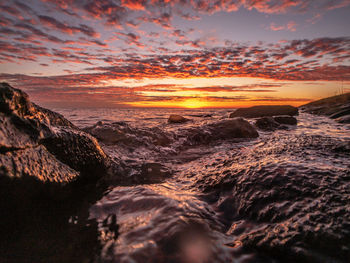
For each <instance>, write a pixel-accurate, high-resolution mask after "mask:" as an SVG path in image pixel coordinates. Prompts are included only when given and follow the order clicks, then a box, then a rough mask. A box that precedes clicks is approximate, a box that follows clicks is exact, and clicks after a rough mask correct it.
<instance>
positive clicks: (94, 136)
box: [0, 83, 350, 262]
mask: <svg viewBox="0 0 350 263" xmlns="http://www.w3.org/2000/svg"><path fill="white" fill-rule="evenodd" d="M349 99H350V94H344V95H343V96H341V97H339V96H338V97H336V98H330V99H328V100H327V99H326V100H321V101H318V102H314V103H310V104H307V105H304V106H302V107H301V108H300V109H301V110H302V111H305V112H310V113H315V114H324V115H328V116H331V117H334V118H340V119H336V120H337V121H339V122H344V123H346V120H347V118H349V113H348V110H349V109H348V108H349ZM333 103H335V104H334V105H333ZM332 105H333V106H332ZM298 112H299V111H298V108H295V107H292V106H285V105H281V106H255V107H251V108H245V109H239V110H236V111H235V112H233V113H231V114H230V116H227V117H226V118H222V119H218V120H216V121H213V122H209V123H205V124H202V125H201V126H193V127H185V126H184V127H183V129H182V130H181V132H182V136H183V137H184V138H179V136H178V135H174V134H170V133H168V132H166V131H162V130H160V129H157V128H145V129H136V128H133V127H131V126H129V125H128V124H126V123H123V122H116V123H103V122H98V123H96V124H95V125H93V126H91V127H86V128H84V129H79V128H78V127H76V126H75V125H74V124H72V123H71V122H70V121H68V120H67V119H65V118H64V117H63V116H62V115H60V114H58V113H55V112H52V111H50V110H48V109H45V108H42V107H40V106H37V105H36V104H34V103H32V102H31V101H30V100H29V98H28V95H27V94H26V93H24V92H23V91H21V90H18V89H15V88H13V87H11V86H10V85H8V84H6V83H1V84H0V120H1V126H0V193H1V201H0V210H1V211H6V216H5V217H1V218H0V226H1V229H2V233H1V234H2V238H1V241H0V261H1V262H93V260H92V259H93V258H94V257H95V256H96V254H98V252H96V250H98V249H99V248H100V246H101V243H100V240H99V238H100V237H99V233H98V229H99V228H102V229H103V228H106V227H107V228H108V231H109V232H112V233H113V235H112V236H113V238H115V239H116V238H117V237H118V225H117V223H116V218H115V215H114V217H110V216H109V217H107V218H106V219H105V220H106V222H105V223H103V224H102V226H101V225H100V226H98V225H97V223H96V222H95V221H91V220H90V219H89V215H88V209H89V207H91V205H92V204H94V203H95V202H96V201H97V200H99V199H100V198H101V196H102V195H103V193H106V191H109V190H110V189H111V186H115V185H132V186H134V185H140V184H145V183H158V182H162V181H164V180H165V179H166V178H169V177H170V176H171V172H170V171H169V170H167V168H166V167H165V166H163V165H162V164H161V163H154V162H151V161H150V162H148V163H147V162H146V163H142V164H141V165H139V166H138V168H136V169H134V168H135V167H131V165H132V164H130V163H126V162H124V161H123V160H122V158H118V157H115V156H113V157H111V156H110V155H109V154H108V147H109V146H115V145H117V146H118V145H120V146H125V145H126V146H127V147H128V148H130V149H129V150H130V151H132V150H133V147H134V146H135V145H142V144H144V145H145V146H149V145H152V147H158V146H159V147H164V148H166V147H168V146H169V145H176V147H178V148H179V149H186V148H189V147H190V146H191V147H193V146H195V147H197V146H205V147H209V146H211V145H216V144H217V143H218V142H221V141H230V140H237V139H240V140H254V139H256V138H258V137H259V133H260V132H266V131H267V132H271V131H275V130H278V129H283V130H288V129H291V128H292V127H294V126H295V125H297V123H298V120H297V118H295V117H294V116H296V115H298ZM335 116H336V117H335ZM243 118H247V119H248V120H249V121H248V120H246V119H243ZM344 120H345V121H344ZM190 122H192V120H190V119H186V118H184V117H182V116H179V115H172V116H170V118H169V120H168V123H167V124H166V125H178V126H180V127H181V125H185V124H186V123H190ZM141 135H142V136H143V137H142V136H141ZM144 138H148V139H149V141H147V140H144ZM302 140H306V139H305V138H301V141H302ZM313 143H315V142H314V141H312V142H310V145H311V144H312V145H313ZM315 145H317V143H315ZM285 147H287V146H285ZM288 147H292V148H293V146H288ZM270 148H271V149H273V147H272V146H271V147H270ZM288 149H289V148H288ZM297 150H298V149H295V152H297ZM339 151H340V150H339ZM347 151H348V149H347V148H346V149H345V148H344V149H343V150H341V151H340V154H345V153H346V152H347ZM281 152H283V151H281ZM265 155H266V154H265V153H261V154H260V153H259V149H257V150H255V151H253V152H251V153H249V154H247V156H246V157H247V158H249V159H250V160H252V163H249V165H248V166H247V168H246V169H247V171H245V173H247V174H249V176H248V177H244V176H243V177H242V178H243V179H244V180H245V181H247V183H246V184H242V185H241V187H243V188H242V189H243V190H242V191H241V192H240V191H238V190H239V187H240V186H239V185H238V186H235V187H238V188H237V189H238V190H237V189H236V190H237V193H238V194H236V195H235V196H236V197H240V196H243V197H242V201H241V206H242V207H240V210H242V211H243V210H244V209H245V210H247V211H244V213H243V212H242V215H240V214H237V215H235V213H237V211H238V213H240V212H239V211H240V210H239V209H238V208H237V207H235V206H236V205H237V204H236V203H235V202H236V201H235V200H233V199H232V198H233V197H226V196H225V195H224V194H225V193H226V192H225V191H226V190H227V189H226V188H227V187H228V186H229V185H230V187H231V185H232V187H233V186H234V185H236V183H235V180H236V179H235V178H236V176H235V177H232V178H231V172H232V173H234V171H235V169H238V168H237V167H236V166H235V165H233V167H232V169H231V170H230V172H229V173H228V174H225V176H222V178H221V179H220V180H218V181H214V182H211V181H210V180H212V179H211V178H214V177H211V176H212V175H211V174H210V172H209V171H206V172H203V176H206V175H208V180H203V178H200V179H199V180H198V182H196V183H197V184H198V186H196V187H197V188H198V189H202V188H203V189H205V191H204V192H207V193H209V192H210V193H211V194H212V195H213V197H211V198H210V199H212V201H213V200H215V199H216V198H218V197H219V196H220V195H223V199H222V200H221V201H220V202H221V204H220V205H219V206H218V210H220V211H221V212H222V213H223V214H224V215H226V214H227V215H228V216H227V220H228V221H229V220H233V219H234V218H235V217H237V218H239V217H243V215H245V216H247V215H248V216H249V217H251V219H252V220H255V221H259V222H260V221H261V222H265V221H266V220H269V219H268V213H269V211H270V210H269V209H270V208H269V207H273V204H271V205H270V206H269V207H266V208H264V209H265V210H261V211H260V210H258V211H257V212H256V211H255V210H254V209H255V208H254V207H253V206H251V205H249V204H248V202H251V204H255V203H257V204H259V203H260V202H262V201H261V200H263V199H264V198H265V196H266V195H267V196H269V195H270V191H271V189H270V188H271V187H272V188H273V189H275V190H274V191H276V189H280V190H281V191H280V192H281V194H280V195H279V194H278V193H277V192H276V193H274V194H275V195H276V196H277V197H276V198H277V199H276V200H282V201H283V202H284V200H285V198H286V197H285V196H284V193H285V194H286V195H290V198H289V197H288V198H287V199H288V200H287V201H288V202H289V201H292V199H293V198H296V197H297V195H296V194H295V191H296V190H295V189H296V186H299V185H301V184H307V182H312V181H313V180H315V178H313V176H312V175H311V174H310V175H307V176H306V175H303V177H300V176H301V175H300V176H299V177H300V178H302V180H301V179H300V178H299V177H297V178H296V177H294V174H293V173H291V174H290V175H289V174H288V173H287V172H286V171H287V170H286V171H285V173H286V174H287V175H288V176H287V175H285V176H284V177H283V176H282V177H281V176H279V174H280V169H276V171H275V170H273V171H272V175H273V176H274V178H275V179H276V180H277V179H278V180H282V182H283V185H279V184H278V183H277V184H275V185H271V184H265V180H266V178H265V172H264V173H261V174H260V173H258V175H255V174H250V173H252V171H254V170H255V169H257V168H256V167H255V164H256V163H258V162H259V160H260V158H267V159H266V162H269V161H270V160H269V159H268V157H266V156H265ZM120 157H122V156H120ZM237 158H238V159H237V160H235V161H237V163H239V158H241V156H237ZM276 159H278V158H276ZM228 162H231V163H233V161H231V160H228ZM249 166H251V167H250V169H248V168H249ZM137 169H138V170H139V171H138V172H137V173H135V170H137ZM131 170H132V171H131ZM282 170H283V169H282ZM282 170H281V171H282ZM197 174H201V176H202V173H197ZM346 176H347V175H346V173H344V176H343V177H344V178H347V177H346ZM237 178H239V175H238V177H237ZM298 178H299V179H298ZM325 178H328V177H327V176H326V175H325ZM328 179H329V178H328ZM222 180H226V181H225V182H222ZM232 180H233V181H232ZM237 180H238V179H237ZM254 180H256V182H255V181H254ZM283 180H284V181H283ZM288 180H289V181H288ZM332 180H333V179H332ZM334 180H335V179H334ZM231 181H232V182H231ZM251 181H252V182H251ZM287 182H288V184H287ZM252 185H256V186H258V185H259V187H260V188H261V190H259V191H256V187H255V188H252ZM259 187H258V188H259ZM264 187H265V188H266V189H265V188H264ZM322 187H323V188H324V189H325V191H328V192H329V193H330V194H328V195H326V198H327V200H331V199H332V198H333V197H332V196H333V195H334V193H333V192H334V191H333V190H332V191H329V189H328V190H327V187H328V185H327V184H326V183H325V184H323V185H322ZM224 188H225V189H226V190H225V191H223V189H224ZM309 188H310V187H309ZM309 188H307V191H309V190H310V189H309ZM311 188H312V191H316V190H317V187H316V184H315V185H314V184H312V187H311ZM323 188H322V189H323ZM228 189H229V188H228ZM233 189H235V188H233ZM278 191H279V190H278ZM310 191H311V190H310ZM250 192H251V195H250V196H245V195H246V194H247V193H250ZM328 192H327V193H328ZM301 194H302V193H300V195H301ZM309 194H310V193H309ZM318 194H319V195H320V196H321V195H323V194H324V193H323V192H322V193H321V192H320V191H319V193H318ZM310 196H311V197H312V198H313V196H312V195H311V194H310ZM236 197H235V198H236ZM311 197H308V198H311ZM298 198H299V199H298V202H299V203H300V206H302V204H304V202H305V200H304V199H303V198H302V197H298ZM315 198H316V197H315ZM249 200H250V201H249ZM265 201H266V202H267V203H268V202H270V201H269V199H267V200H265ZM276 202H277V201H276ZM327 202H328V201H327ZM329 202H331V201H329ZM341 202H343V199H341ZM341 202H340V203H341ZM322 208H326V205H323V206H322ZM338 208H339V206H338V203H337V204H336V206H334V209H333V210H334V211H338V210H337V209H338ZM250 209H253V210H254V211H253V210H252V211H253V212H252V211H250ZM274 209H276V208H274ZM309 210H310V211H308V213H309V212H310V213H311V214H312V213H316V212H317V211H316V210H315V209H314V208H313V207H312V208H310V209H309ZM255 213H257V215H258V219H256V218H255V217H256V216H257V215H256V214H255ZM286 213H287V212H286ZM286 213H285V212H283V211H277V210H276V211H275V212H274V214H275V216H273V217H272V218H275V219H273V220H274V221H273V220H272V221H271V220H270V221H271V226H270V227H267V228H266V229H268V230H265V229H263V230H261V231H260V232H258V231H257V232H256V233H254V234H253V236H240V238H239V242H241V243H243V244H245V246H246V247H247V248H250V247H251V248H252V249H253V250H254V249H258V250H261V251H263V253H265V252H264V251H270V250H271V254H274V253H277V254H276V255H277V257H283V253H284V252H283V251H284V250H283V248H282V247H278V250H275V249H274V244H270V243H269V242H268V241H266V240H265V239H264V238H265V237H266V236H268V235H270V234H268V232H269V231H270V228H272V227H273V224H277V223H278V222H279V219H276V218H277V217H278V218H280V219H281V218H284V217H285V218H289V217H290V216H291V215H292V214H293V213H295V220H294V219H293V220H294V221H295V222H294V221H293V224H295V225H298V224H299V223H298V222H297V220H299V217H298V216H297V215H299V214H298V213H300V212H297V211H294V212H293V213H291V214H290V215H289V214H288V213H290V212H288V213H287V214H286ZM342 214H346V212H344V211H343V212H342ZM342 214H341V215H342ZM233 215H235V216H233ZM293 215H294V214H293ZM319 216H321V215H319ZM313 220H314V219H310V222H311V223H312V222H313ZM315 220H316V219H315ZM322 220H324V221H327V220H329V218H327V216H326V215H325V214H322ZM344 220H345V219H344ZM316 221H317V220H316ZM316 221H315V222H316ZM345 221H346V220H345ZM345 221H344V223H342V224H340V225H344V224H346V222H345ZM72 222H73V223H72ZM276 222H277V223H276ZM317 222H318V221H317ZM104 224H105V225H104ZM337 227H338V226H337ZM290 228H291V229H294V228H295V226H294V225H293V226H291V227H290ZM330 229H332V227H330ZM271 231H272V230H271ZM286 231H287V232H288V230H286ZM293 231H295V232H297V231H298V230H295V229H294V230H293ZM315 231H316V230H315ZM317 231H318V230H317ZM317 231H316V232H317ZM344 231H345V230H344ZM272 232H273V231H272ZM272 232H271V233H272ZM287 232H286V233H284V234H288V233H289V232H288V233H287ZM309 232H310V231H309ZM311 232H312V231H311ZM311 232H310V233H311ZM310 235H311V234H310ZM271 236H273V238H275V240H277V241H276V242H278V244H282V243H283V240H282V241H281V238H282V237H281V235H279V234H278V233H274V234H273V235H272V234H271ZM307 238H309V237H305V238H304V237H303V238H302V242H304V239H305V240H306V239H307ZM299 239H300V235H299V236H297V235H292V236H291V237H289V238H286V240H288V242H290V243H293V242H294V243H295V242H296V243H298V242H299V241H298V240H299ZM316 239H317V237H315V238H312V239H310V240H312V242H314V243H315V244H316V245H317V246H318V243H317V240H316ZM81 240H85V241H86V242H85V241H84V242H85V243H84V242H83V243H84V244H82V242H81ZM264 240H265V241H264ZM334 240H335V241H336V240H337V238H335V237H334ZM263 241H264V242H263ZM344 242H346V240H345V239H344V240H343V241H342V244H343V247H344V246H345V245H346V244H345V243H344ZM67 243H69V244H70V245H69V246H67V245H66V244H67ZM294 243H293V244H294ZM28 244H29V245H28ZM344 244H345V245H344ZM316 245H315V246H316ZM323 245H324V244H321V245H320V246H321V247H322V246H323ZM26 246H27V250H26V251H22V252H18V251H21V249H22V248H23V247H26ZM229 246H233V247H234V246H235V245H234V244H229ZM317 246H316V247H317ZM334 247H336V246H334ZM334 247H333V248H334ZM86 251H89V253H87V252H86ZM276 251H277V252H276ZM294 252H295V255H297V256H298V258H299V259H300V261H303V262H316V261H312V260H311V261H307V260H308V259H310V258H312V256H310V255H307V256H305V255H304V254H303V253H304V251H302V250H300V251H294ZM294 252H293V253H294ZM21 253H23V254H21ZM305 253H306V252H305ZM330 253H331V254H332V253H333V251H330ZM346 253H347V252H346V251H345V252H344V251H342V254H341V256H342V257H343V256H344V255H345V254H346ZM75 255H76V256H75ZM293 255H294V254H293ZM335 262H337V261H335Z"/></svg>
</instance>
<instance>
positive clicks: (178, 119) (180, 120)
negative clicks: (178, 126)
mask: <svg viewBox="0 0 350 263" xmlns="http://www.w3.org/2000/svg"><path fill="white" fill-rule="evenodd" d="M187 121H189V119H187V118H185V117H183V116H181V115H176V114H173V115H170V117H169V119H168V123H184V122H187Z"/></svg>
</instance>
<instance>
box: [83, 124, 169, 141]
mask: <svg viewBox="0 0 350 263" xmlns="http://www.w3.org/2000/svg"><path fill="white" fill-rule="evenodd" d="M84 131H86V132H88V133H90V134H91V135H93V136H94V137H96V138H97V139H98V140H99V141H100V142H102V143H104V144H106V145H116V144H118V145H125V146H134V147H135V146H140V145H146V146H147V145H148V146H150V145H153V146H167V145H169V144H170V142H171V139H170V136H169V134H167V133H165V132H164V131H162V130H161V129H159V128H157V127H154V128H135V127H132V126H130V125H128V124H127V123H125V122H114V123H97V124H95V125H93V126H91V127H87V128H84Z"/></svg>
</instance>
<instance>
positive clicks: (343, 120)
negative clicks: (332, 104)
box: [336, 115, 350, 124]
mask: <svg viewBox="0 0 350 263" xmlns="http://www.w3.org/2000/svg"><path fill="white" fill-rule="evenodd" d="M336 121H337V122H339V123H346V124H348V123H350V115H345V116H343V117H340V118H337V119H336Z"/></svg>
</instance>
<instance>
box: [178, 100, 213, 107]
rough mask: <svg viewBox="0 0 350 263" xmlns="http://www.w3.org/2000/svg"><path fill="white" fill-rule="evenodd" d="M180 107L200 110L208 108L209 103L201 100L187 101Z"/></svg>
mask: <svg viewBox="0 0 350 263" xmlns="http://www.w3.org/2000/svg"><path fill="white" fill-rule="evenodd" d="M179 106H180V107H183V108H188V109H198V108H205V107H208V103H207V102H206V101H203V100H200V99H186V100H184V101H183V102H181V103H180V104H179Z"/></svg>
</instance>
